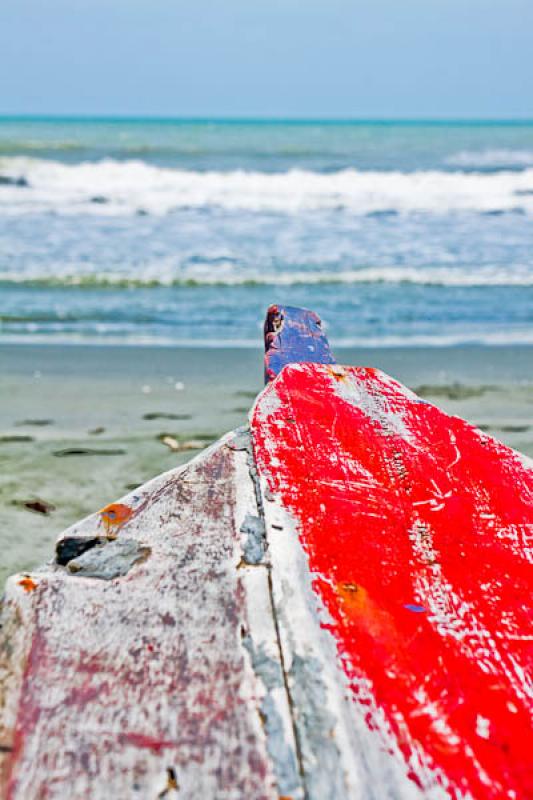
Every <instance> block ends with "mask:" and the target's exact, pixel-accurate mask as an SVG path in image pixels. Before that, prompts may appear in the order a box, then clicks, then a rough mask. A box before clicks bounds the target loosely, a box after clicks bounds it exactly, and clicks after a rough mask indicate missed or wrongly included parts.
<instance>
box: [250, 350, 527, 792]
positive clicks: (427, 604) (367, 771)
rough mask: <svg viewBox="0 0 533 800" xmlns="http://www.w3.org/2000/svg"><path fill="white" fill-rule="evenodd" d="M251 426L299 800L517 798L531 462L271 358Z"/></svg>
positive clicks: (409, 404) (462, 428) (358, 388)
mask: <svg viewBox="0 0 533 800" xmlns="http://www.w3.org/2000/svg"><path fill="white" fill-rule="evenodd" d="M252 434H253V440H254V452H255V457H256V462H257V469H258V473H259V475H260V479H261V482H262V486H263V494H264V496H265V515H266V522H267V539H268V542H269V551H270V554H271V559H272V564H273V567H272V578H273V583H274V598H275V603H276V608H277V612H278V624H279V627H280V631H281V641H282V644H283V648H284V660H285V663H286V669H287V674H288V681H289V686H290V688H291V692H292V702H293V705H294V706H295V711H294V714H295V719H296V721H297V732H298V737H299V740H300V749H301V752H302V759H303V762H302V763H303V769H304V774H305V775H306V777H307V776H309V775H313V774H314V775H318V776H319V775H322V777H323V776H324V774H325V775H328V778H329V780H330V784H331V785H330V793H329V794H327V795H326V794H323V793H322V794H321V793H320V792H321V791H322V792H323V791H324V784H321V788H320V789H319V791H318V793H316V792H315V794H314V796H315V797H316V798H317V800H318V798H319V797H325V796H328V797H341V796H342V793H343V791H345V792H346V794H345V796H348V797H355V796H361V797H376V798H381V797H406V796H411V795H413V796H417V795H419V796H422V797H443V796H444V797H452V798H465V797H474V798H476V800H484V799H485V798H491V800H496V798H498V800H499V799H500V798H509V799H511V798H529V797H533V771H532V763H533V762H532V760H531V746H532V743H533V738H532V728H531V719H532V716H531V712H532V705H531V688H530V687H531V683H530V680H531V666H532V661H533V651H532V637H531V574H532V573H531V561H532V550H531V536H532V533H533V470H532V465H531V462H528V461H527V460H526V459H524V458H522V457H520V456H519V455H518V454H517V453H515V452H514V451H512V450H510V449H509V448H507V447H505V446H504V445H502V444H500V443H498V442H496V441H495V440H494V439H492V438H491V437H490V436H488V435H486V434H484V433H482V432H481V431H479V430H477V429H476V428H474V427H472V426H471V425H469V424H467V423H466V422H464V421H463V420H461V419H458V418H457V417H450V416H447V415H446V414H444V413H443V412H442V411H440V410H439V409H438V408H436V407H434V406H432V405H430V404H428V403H425V402H423V401H421V400H419V399H418V398H417V397H416V396H415V395H414V394H413V393H412V392H410V391H409V390H408V389H406V388H405V387H403V386H401V385H400V384H399V383H397V382H396V381H394V380H392V379H391V378H389V377H388V376H386V375H384V374H383V373H381V372H379V371H378V370H374V369H367V368H355V367H337V366H327V365H320V364H295V365H292V366H287V367H286V368H285V369H284V370H283V372H281V374H280V375H279V376H278V377H277V379H276V380H275V381H274V382H273V383H271V384H270V385H269V386H268V387H267V388H266V389H265V391H264V392H263V394H262V395H261V396H260V397H259V398H258V401H257V404H256V406H255V409H254V411H253V415H252ZM288 562H290V564H291V567H290V568H289V567H288V566H287V563H288ZM302 687H307V690H306V691H305V692H303V694H300V696H299V695H298V692H299V691H300V692H301V689H302ZM309 697H314V698H315V703H314V709H315V710H314V712H311V711H310V708H309V705H310V704H309ZM317 698H318V699H317ZM321 709H323V710H324V713H323V714H322V715H321V714H320V710H321ZM326 710H327V711H328V712H329V717H328V715H327V714H326V713H325V711H326ZM317 715H318V718H317ZM317 719H318V721H317ZM317 725H318V726H319V727H320V726H322V732H323V733H324V732H326V731H329V732H330V738H329V740H326V738H325V737H324V736H320V735H319V736H316V729H317ZM325 741H329V743H330V744H331V743H332V747H331V748H330V750H331V752H327V748H326V747H324V742H325ZM328 764H329V765H333V768H332V769H329V770H328ZM334 775H336V776H339V775H340V776H342V778H339V780H338V783H335V781H334V778H333V776H334ZM318 779H319V778H317V780H318ZM307 789H308V795H309V796H312V793H313V788H312V787H311V788H310V786H309V782H308V784H307Z"/></svg>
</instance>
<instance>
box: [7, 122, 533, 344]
mask: <svg viewBox="0 0 533 800" xmlns="http://www.w3.org/2000/svg"><path fill="white" fill-rule="evenodd" d="M532 253H533V123H527V122H520V123H518V122H517V123H498V122H477V123H475V122H473V123H467V122H448V123H446V122H439V123H422V122H418V123H414V122H403V123H398V122H356V123H353V122H339V123H335V122H283V121H276V122H264V121H257V122H238V121H222V122H221V121H218V122H216V121H172V120H153V121H147V120H89V119H88V120H72V119H71V120H69V119H55V120H51V119H33V120H27V119H26V120H23V119H0V341H1V340H3V341H11V340H27V341H29V340H35V341H41V340H45V341H53V340H61V341H69V342H76V341H89V340H90V341H98V342H101V343H105V342H117V341H120V342H131V343H135V342H139V341H143V342H161V343H175V342H191V341H192V342H197V343H202V344H211V345H217V344H221V343H231V342H239V343H251V342H257V340H258V338H259V335H260V334H259V326H260V320H261V318H262V316H263V313H264V309H265V307H266V306H267V305H268V304H269V303H271V302H276V301H279V302H286V303H293V304H301V305H306V306H309V307H312V308H313V309H315V310H316V311H318V313H320V314H321V316H322V317H323V318H324V320H325V322H326V324H327V325H328V329H329V334H330V336H331V338H332V340H333V341H336V342H338V343H340V342H342V343H344V344H357V343H364V344H420V343H425V344H434V345H439V344H447V343H459V342H480V343H499V342H529V343H531V342H533V257H532Z"/></svg>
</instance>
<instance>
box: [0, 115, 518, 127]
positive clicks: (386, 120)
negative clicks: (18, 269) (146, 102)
mask: <svg viewBox="0 0 533 800" xmlns="http://www.w3.org/2000/svg"><path fill="white" fill-rule="evenodd" d="M13 120H21V121H46V122H52V121H63V122H67V121H72V122H82V121H85V122H181V123H209V122H210V123H217V124H232V123H233V124H235V123H237V124H238V123H241V124H242V123H244V124H246V123H271V124H284V123H286V124H287V123H288V124H345V125H357V124H374V125H388V124H397V125H402V124H403V125H412V124H415V125H417V124H418V125H420V124H426V125H439V124H457V125H468V124H470V125H475V124H478V125H479V124H485V125H486V124H494V125H498V124H499V125H501V124H504V125H506V124H507V125H513V124H514V125H520V124H523V125H528V124H533V116H532V117H520V116H518V117H511V116H505V117H483V116H482V117H463V116H428V117H425V116H420V117H418V116H413V117H409V116H406V117H395V116H393V117H385V116H375V117H373V116H369V117H364V116H361V117H331V116H327V117H315V116H309V117H307V116H296V117H290V116H257V115H255V116H254V115H252V116H244V115H235V116H217V115H215V116H204V115H191V116H189V115H159V114H145V115H143V114H106V113H85V112H81V113H55V112H51V113H16V114H13V113H3V112H0V121H13Z"/></svg>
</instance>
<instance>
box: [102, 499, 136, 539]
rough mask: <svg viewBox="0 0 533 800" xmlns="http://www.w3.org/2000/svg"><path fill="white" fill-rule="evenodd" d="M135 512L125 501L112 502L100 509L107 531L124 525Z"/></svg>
mask: <svg viewBox="0 0 533 800" xmlns="http://www.w3.org/2000/svg"><path fill="white" fill-rule="evenodd" d="M132 514H133V509H132V508H130V506H127V505H125V504H124V503H110V504H109V505H108V506H106V507H105V508H103V509H102V510H101V511H100V516H101V517H102V521H103V523H104V527H105V529H106V531H108V532H109V531H111V530H112V529H113V528H118V527H120V526H121V525H123V524H124V523H125V522H127V520H128V519H129V518H130V517H131V515H132Z"/></svg>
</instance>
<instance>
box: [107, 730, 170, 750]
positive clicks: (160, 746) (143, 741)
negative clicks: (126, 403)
mask: <svg viewBox="0 0 533 800" xmlns="http://www.w3.org/2000/svg"><path fill="white" fill-rule="evenodd" d="M119 742H120V744H121V745H123V744H131V745H133V746H134V747H141V748H144V747H145V748H147V749H148V750H152V751H153V752H154V753H161V751H162V750H165V748H167V747H176V742H170V741H167V740H166V739H159V738H157V737H155V736H146V734H144V733H121V734H120V736H119Z"/></svg>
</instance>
